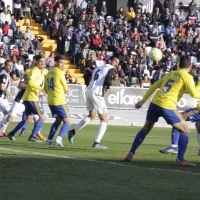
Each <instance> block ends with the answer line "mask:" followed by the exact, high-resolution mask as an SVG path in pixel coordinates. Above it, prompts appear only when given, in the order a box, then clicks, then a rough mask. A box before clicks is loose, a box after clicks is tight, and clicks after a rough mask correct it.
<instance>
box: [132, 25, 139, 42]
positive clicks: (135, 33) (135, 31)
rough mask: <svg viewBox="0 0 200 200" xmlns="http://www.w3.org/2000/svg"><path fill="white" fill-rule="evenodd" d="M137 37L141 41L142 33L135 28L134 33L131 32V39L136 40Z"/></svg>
mask: <svg viewBox="0 0 200 200" xmlns="http://www.w3.org/2000/svg"><path fill="white" fill-rule="evenodd" d="M135 35H136V36H137V38H138V40H140V33H139V31H138V29H137V28H136V27H135V28H133V32H131V38H134V37H135Z"/></svg>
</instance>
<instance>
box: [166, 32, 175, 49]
mask: <svg viewBox="0 0 200 200" xmlns="http://www.w3.org/2000/svg"><path fill="white" fill-rule="evenodd" d="M175 42H176V39H175V36H174V33H173V31H171V32H170V35H168V36H167V38H166V45H167V47H169V48H170V49H175Z"/></svg>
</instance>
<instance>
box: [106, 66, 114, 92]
mask: <svg viewBox="0 0 200 200" xmlns="http://www.w3.org/2000/svg"><path fill="white" fill-rule="evenodd" d="M115 73H117V72H116V70H115V68H111V69H110V70H109V71H108V74H107V76H106V78H105V81H104V84H103V86H104V88H105V89H106V90H108V89H110V86H112V79H113V75H114V74H115Z"/></svg>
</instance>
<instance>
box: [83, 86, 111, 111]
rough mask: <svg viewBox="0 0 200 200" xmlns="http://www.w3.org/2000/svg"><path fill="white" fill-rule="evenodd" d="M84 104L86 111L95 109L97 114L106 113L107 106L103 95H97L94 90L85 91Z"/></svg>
mask: <svg viewBox="0 0 200 200" xmlns="http://www.w3.org/2000/svg"><path fill="white" fill-rule="evenodd" d="M85 96H86V104H87V110H88V111H96V112H97V113H98V114H104V113H107V106H106V102H105V99H104V97H102V96H98V95H96V94H95V93H94V91H91V90H87V91H86V94H85Z"/></svg>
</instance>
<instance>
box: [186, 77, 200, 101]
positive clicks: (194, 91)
mask: <svg viewBox="0 0 200 200" xmlns="http://www.w3.org/2000/svg"><path fill="white" fill-rule="evenodd" d="M185 87H186V91H187V92H188V93H189V94H190V96H191V97H193V98H200V83H199V82H198V83H197V85H196V86H195V83H194V80H193V78H192V76H189V77H187V78H185Z"/></svg>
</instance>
